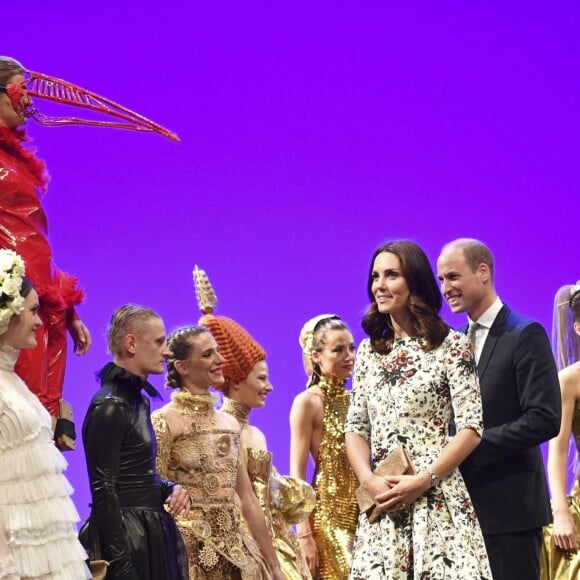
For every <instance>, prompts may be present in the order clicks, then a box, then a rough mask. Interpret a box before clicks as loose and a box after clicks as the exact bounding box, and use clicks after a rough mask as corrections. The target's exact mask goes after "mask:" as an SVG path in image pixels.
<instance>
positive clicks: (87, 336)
mask: <svg viewBox="0 0 580 580" xmlns="http://www.w3.org/2000/svg"><path fill="white" fill-rule="evenodd" d="M68 331H69V333H70V335H71V338H72V340H73V347H74V352H75V354H77V355H79V356H81V355H83V354H87V352H88V351H89V348H91V344H92V340H91V333H90V332H89V329H88V328H87V327H86V326H85V325H84V324H83V323H82V322H81V321H80V320H73V321H72V322H71V323H70V324H69V326H68Z"/></svg>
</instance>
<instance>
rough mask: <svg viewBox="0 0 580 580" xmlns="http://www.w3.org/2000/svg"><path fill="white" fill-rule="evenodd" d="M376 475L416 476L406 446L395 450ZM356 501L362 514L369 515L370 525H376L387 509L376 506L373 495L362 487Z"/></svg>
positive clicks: (385, 459)
mask: <svg viewBox="0 0 580 580" xmlns="http://www.w3.org/2000/svg"><path fill="white" fill-rule="evenodd" d="M373 473H374V475H379V476H387V475H415V474H416V473H417V472H416V470H415V467H414V465H413V463H412V461H411V458H410V457H409V455H408V453H407V450H406V449H405V447H404V445H399V446H398V447H396V448H395V449H393V450H392V451H391V452H390V453H389V454H388V455H387V456H386V457H385V458H384V459H383V460H382V461H381V462H380V463H379V464H378V465H377V468H376V469H375V470H374V471H373ZM355 493H356V500H357V502H358V507H359V509H360V511H361V512H364V513H366V514H367V518H368V520H369V523H371V524H373V523H375V522H376V521H377V520H378V519H379V518H380V517H381V515H382V514H383V512H384V511H385V508H379V507H378V506H377V505H376V504H375V500H374V498H373V497H372V496H371V494H370V493H369V492H368V491H367V490H366V489H365V488H364V487H363V486H362V485H360V486H359V487H358V489H357V490H356V492H355Z"/></svg>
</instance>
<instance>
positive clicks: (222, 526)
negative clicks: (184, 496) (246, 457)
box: [152, 391, 269, 580]
mask: <svg viewBox="0 0 580 580" xmlns="http://www.w3.org/2000/svg"><path fill="white" fill-rule="evenodd" d="M172 399H173V402H174V404H176V405H177V406H178V407H179V409H180V411H181V419H182V421H183V429H184V431H183V433H184V434H183V435H180V436H178V437H175V438H174V437H173V436H172V434H171V430H170V426H169V423H168V421H167V419H166V417H165V415H164V414H163V410H162V409H161V410H159V411H156V412H155V413H153V414H152V421H153V427H154V429H155V434H156V436H157V470H158V471H159V474H160V475H161V477H165V478H167V479H170V480H172V481H176V482H177V483H179V484H180V485H181V486H182V487H184V488H185V489H186V490H187V492H188V493H189V496H190V498H191V503H192V508H191V510H190V512H189V513H188V514H187V516H178V517H177V518H176V523H177V526H178V528H179V531H180V532H181V535H182V537H183V541H184V543H185V547H186V550H187V555H188V560H189V578H190V580H193V579H195V580H198V579H199V580H225V579H242V580H261V579H262V578H265V577H267V576H269V574H268V573H267V572H266V571H265V565H264V563H263V561H262V559H261V556H260V552H259V548H258V545H257V544H256V542H255V540H254V539H253V538H252V537H251V536H250V535H249V534H248V532H247V529H246V527H245V526H244V525H243V523H242V516H241V513H240V510H239V507H238V503H237V502H238V501H239V500H238V499H237V496H236V494H235V486H236V477H237V472H238V465H239V462H240V459H241V458H240V432H239V431H238V430H231V429H221V428H217V427H216V421H215V419H216V411H215V410H214V403H215V399H214V398H213V397H212V396H211V395H192V394H190V393H189V392H187V391H179V392H175V393H173V395H172Z"/></svg>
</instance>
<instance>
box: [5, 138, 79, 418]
mask: <svg viewBox="0 0 580 580" xmlns="http://www.w3.org/2000/svg"><path fill="white" fill-rule="evenodd" d="M24 140H25V137H24V132H23V131H16V130H10V129H7V128H4V127H0V248H8V249H11V250H14V251H15V252H17V253H18V254H20V255H21V256H22V258H23V259H24V263H25V266H26V277H27V278H28V279H29V280H30V281H31V282H32V283H33V284H34V286H35V288H36V291H37V293H38V296H39V299H40V316H41V318H42V320H43V322H44V325H43V326H42V327H41V328H40V329H39V330H38V335H37V338H38V344H37V346H36V348H34V349H32V348H29V349H23V350H22V351H21V352H20V356H19V358H18V361H17V363H16V369H15V370H16V373H17V374H18V375H19V376H20V377H21V378H22V380H23V381H24V382H25V383H26V384H27V385H28V387H29V388H30V390H31V391H32V392H33V393H35V394H36V395H37V396H38V398H39V399H40V401H41V402H42V404H43V405H44V406H45V407H46V408H47V410H48V412H49V413H50V414H51V415H52V416H55V417H56V416H58V402H59V400H60V399H61V397H62V387H63V382H64V370H65V364H66V351H67V349H66V346H67V338H66V334H67V327H68V325H69V324H70V323H71V322H72V321H73V320H75V319H77V318H78V317H77V314H76V312H75V309H74V306H75V305H76V304H79V303H80V302H81V301H82V299H83V291H82V290H80V289H78V288H77V287H76V284H77V280H76V278H73V277H72V276H69V275H68V274H65V273H63V272H60V271H59V270H58V268H57V267H56V266H55V264H54V262H53V260H52V250H51V248H50V244H49V241H48V229H47V223H46V215H45V213H44V210H43V209H42V205H41V203H40V196H41V194H42V193H44V191H45V190H46V184H47V182H48V177H47V175H46V172H45V166H44V163H43V162H41V161H39V160H38V159H37V158H36V157H35V156H34V153H33V152H32V151H31V150H30V149H27V148H25V147H23V146H22V141H24Z"/></svg>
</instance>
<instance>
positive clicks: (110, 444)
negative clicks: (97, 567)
mask: <svg viewBox="0 0 580 580" xmlns="http://www.w3.org/2000/svg"><path fill="white" fill-rule="evenodd" d="M97 377H98V378H99V379H100V381H101V389H100V390H99V391H97V393H96V394H95V395H94V397H93V399H92V400H91V403H90V405H89V409H88V411H87V415H86V417H85V421H84V423H83V443H84V448H85V455H86V461H87V469H88V473H89V482H90V486H91V494H92V501H93V503H92V511H91V516H90V518H89V522H88V526H85V527H84V528H83V530H81V541H82V542H83V544H84V545H85V547H86V548H87V551H89V552H90V551H91V549H92V547H93V545H92V541H91V540H94V538H97V537H98V541H99V542H100V549H101V554H100V556H101V558H103V559H105V560H109V561H110V562H111V566H110V567H109V569H108V573H107V579H109V578H111V579H121V578H122V579H123V580H182V579H183V580H186V579H187V578H188V572H187V555H186V553H185V549H184V547H183V542H182V540H181V536H180V535H179V532H178V530H177V528H176V526H175V522H174V521H173V518H172V517H171V516H170V515H169V514H168V513H167V512H166V511H165V509H164V507H163V503H164V501H165V499H166V498H167V496H168V495H169V494H170V493H171V488H172V487H173V485H175V484H174V483H173V482H169V481H166V480H163V479H161V478H160V477H159V476H158V475H157V471H156V468H155V454H156V441H155V435H154V432H153V428H152V425H151V418H150V404H149V398H148V397H147V396H146V395H144V394H143V393H142V392H141V391H142V390H145V391H146V392H147V393H149V394H150V395H152V396H159V393H158V392H157V391H156V390H155V389H154V387H153V386H152V385H150V384H149V383H148V382H147V381H144V380H143V379H141V378H140V377H138V376H136V375H134V374H132V373H130V372H128V371H126V370H125V369H123V368H121V367H118V366H117V365H115V364H114V363H109V364H107V365H106V366H105V367H104V368H103V369H101V371H100V372H99V373H98V374H97ZM96 532H98V536H96V535H95V533H96ZM91 537H92V538H91ZM89 538H91V539H89Z"/></svg>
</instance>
